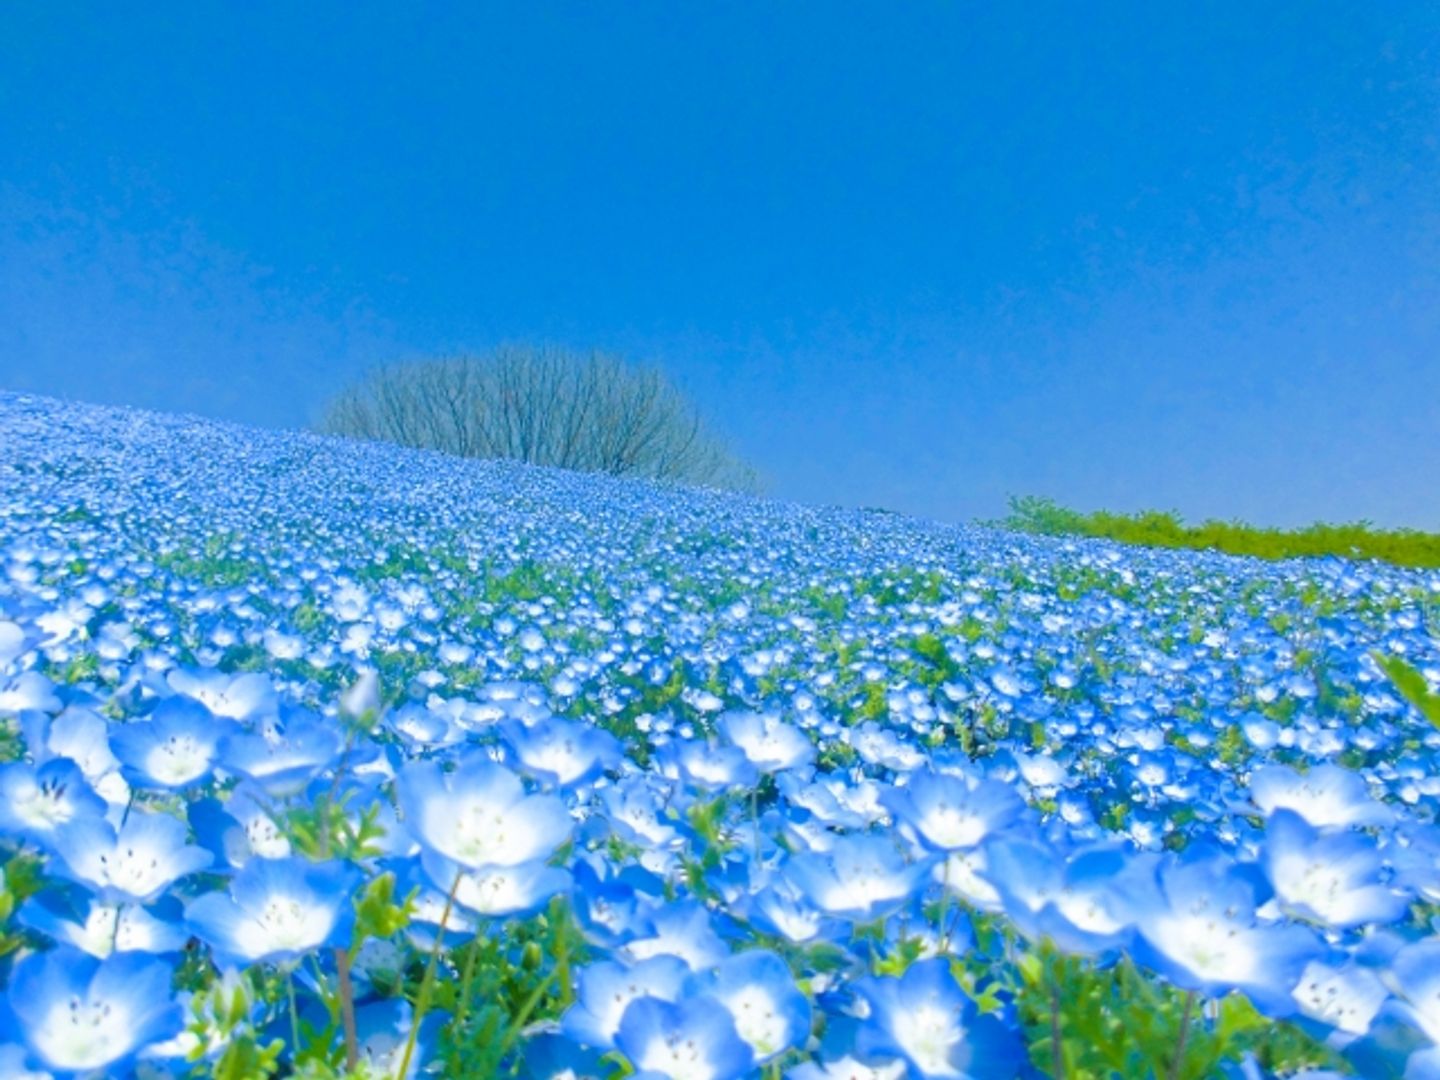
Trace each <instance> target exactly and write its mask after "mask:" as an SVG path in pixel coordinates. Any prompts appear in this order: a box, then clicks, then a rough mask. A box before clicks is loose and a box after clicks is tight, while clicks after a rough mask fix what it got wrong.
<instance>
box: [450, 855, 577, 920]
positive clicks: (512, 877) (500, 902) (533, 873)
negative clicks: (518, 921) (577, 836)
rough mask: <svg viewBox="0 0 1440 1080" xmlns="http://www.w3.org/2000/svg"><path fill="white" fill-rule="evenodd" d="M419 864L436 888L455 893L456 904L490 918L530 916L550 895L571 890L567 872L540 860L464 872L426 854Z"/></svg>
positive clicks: (453, 865)
mask: <svg viewBox="0 0 1440 1080" xmlns="http://www.w3.org/2000/svg"><path fill="white" fill-rule="evenodd" d="M421 864H422V865H423V866H424V868H425V873H426V874H427V875H429V878H430V880H431V881H432V882H434V883H435V885H436V886H437V887H438V888H441V889H444V890H445V891H446V892H447V893H448V892H451V891H453V892H454V894H455V903H457V904H459V905H460V906H461V907H462V908H465V909H466V910H467V911H471V912H474V913H475V914H476V915H484V916H487V917H489V918H497V917H500V916H507V915H525V914H529V913H530V912H533V911H536V910H538V909H539V908H541V907H543V906H544V905H545V903H546V902H547V901H549V899H550V898H551V897H552V896H555V895H556V894H557V893H561V892H564V891H566V890H567V889H569V888H570V872H569V871H568V870H564V869H562V868H561V867H558V866H550V865H549V864H547V863H546V862H545V861H544V860H542V859H536V860H534V861H532V862H528V863H519V864H518V865H515V866H483V867H481V868H479V869H477V870H467V869H466V868H465V867H463V866H460V865H458V864H456V863H453V862H451V861H450V860H449V859H447V858H445V857H444V856H441V855H437V854H435V853H434V852H433V851H426V852H425V853H424V854H423V855H422V856H421Z"/></svg>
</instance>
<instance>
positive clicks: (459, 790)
mask: <svg viewBox="0 0 1440 1080" xmlns="http://www.w3.org/2000/svg"><path fill="white" fill-rule="evenodd" d="M395 788H396V793H397V795H398V797H399V802H400V809H401V811H402V812H403V813H404V815H405V827H406V828H407V829H408V830H409V831H410V833H411V835H413V836H414V837H415V839H416V840H418V841H419V842H420V843H421V844H423V845H424V846H425V847H427V848H428V849H430V850H431V851H433V852H435V853H436V854H438V855H442V856H444V857H445V858H447V859H450V860H451V861H453V862H456V863H459V864H460V865H461V866H464V867H466V868H468V869H472V870H473V869H479V868H481V867H492V866H519V865H520V864H521V863H527V862H534V861H535V860H537V859H546V858H548V857H549V856H550V855H551V854H552V853H553V852H554V851H555V849H556V848H558V847H559V846H560V845H561V844H563V843H564V842H565V841H566V840H567V839H568V838H569V836H570V831H571V828H572V825H573V822H572V821H571V818H570V814H569V812H568V811H567V810H566V809H565V804H564V803H562V802H561V801H560V800H559V799H558V798H556V797H555V796H553V795H527V794H526V793H525V786H524V785H523V784H522V783H521V782H520V778H519V777H518V776H516V775H515V774H514V773H512V772H511V771H510V770H509V769H507V768H505V767H504V766H503V765H497V764H496V763H495V762H493V761H490V760H489V759H488V758H486V757H484V756H482V755H480V754H472V755H470V756H469V757H467V758H466V759H464V760H463V761H462V762H461V764H460V767H459V768H457V769H456V770H455V771H454V772H452V773H445V772H443V771H442V770H441V768H440V766H439V765H438V764H437V763H435V762H432V761H425V762H414V763H412V764H410V765H407V766H405V768H404V769H402V770H401V771H400V775H399V778H398V779H397V780H396V782H395ZM449 884H450V883H449V882H445V883H443V884H442V885H441V887H442V888H444V889H447V890H448V889H449Z"/></svg>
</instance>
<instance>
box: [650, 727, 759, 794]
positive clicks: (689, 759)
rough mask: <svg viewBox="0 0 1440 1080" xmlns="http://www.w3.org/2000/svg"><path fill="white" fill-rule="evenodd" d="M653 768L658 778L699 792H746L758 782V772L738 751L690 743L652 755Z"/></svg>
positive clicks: (671, 744)
mask: <svg viewBox="0 0 1440 1080" xmlns="http://www.w3.org/2000/svg"><path fill="white" fill-rule="evenodd" d="M655 764H656V768H657V769H659V771H660V773H661V775H662V776H666V777H669V778H670V779H672V780H678V781H681V782H683V783H685V784H688V785H690V786H691V787H693V788H698V789H699V790H701V791H727V790H729V789H731V788H748V787H751V786H752V785H754V784H755V783H756V782H757V781H758V779H759V771H758V770H757V769H756V768H755V766H754V764H753V763H752V762H751V761H750V759H749V758H748V757H747V756H746V755H745V751H744V750H742V749H740V747H738V746H723V745H718V744H715V743H705V742H696V741H693V740H690V739H677V740H675V741H674V742H669V743H666V744H665V745H664V746H662V747H661V748H660V750H659V751H658V752H657V753H656V755H655Z"/></svg>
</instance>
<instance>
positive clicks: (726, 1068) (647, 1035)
mask: <svg viewBox="0 0 1440 1080" xmlns="http://www.w3.org/2000/svg"><path fill="white" fill-rule="evenodd" d="M615 1045H616V1046H617V1047H618V1048H619V1050H620V1052H621V1053H623V1054H624V1055H625V1056H626V1057H627V1058H629V1059H630V1064H631V1065H632V1066H634V1068H635V1074H636V1076H635V1080H733V1078H735V1077H739V1076H743V1075H744V1074H745V1073H746V1072H747V1071H748V1070H749V1068H750V1065H751V1062H752V1060H753V1058H752V1055H751V1052H750V1047H749V1046H748V1045H747V1044H746V1043H745V1042H744V1040H742V1039H741V1038H740V1036H739V1034H738V1033H737V1032H736V1030H735V1022H734V1021H733V1020H732V1019H731V1018H730V1012H729V1010H728V1009H726V1008H725V1006H723V1005H721V1004H720V1003H719V1002H718V1001H716V1000H715V999H714V998H709V997H705V996H704V995H700V996H697V997H692V998H686V999H685V1000H683V1001H680V1002H678V1003H674V1004H672V1003H671V1002H668V1001H660V1000H659V999H657V998H653V997H642V998H637V999H636V1000H635V1001H632V1002H631V1003H630V1004H629V1005H628V1006H627V1007H626V1009H625V1015H624V1016H623V1017H622V1018H621V1020H620V1030H619V1032H618V1033H617V1034H616V1037H615Z"/></svg>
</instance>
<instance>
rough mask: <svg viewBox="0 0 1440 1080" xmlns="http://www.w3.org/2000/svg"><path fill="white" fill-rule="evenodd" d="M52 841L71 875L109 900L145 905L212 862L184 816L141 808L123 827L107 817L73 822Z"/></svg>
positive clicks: (133, 813)
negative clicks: (197, 843) (190, 835)
mask: <svg viewBox="0 0 1440 1080" xmlns="http://www.w3.org/2000/svg"><path fill="white" fill-rule="evenodd" d="M52 846H53V847H54V850H55V854H56V855H57V856H59V860H60V865H59V867H58V869H59V870H60V871H61V872H63V873H64V874H65V875H66V876H67V877H70V878H72V879H73V880H75V881H79V882H82V883H84V884H85V885H88V886H90V888H92V889H94V890H95V891H96V892H97V893H99V894H100V895H101V896H102V897H104V898H105V899H107V900H116V901H127V900H128V901H132V902H135V903H141V904H145V903H149V902H150V901H151V900H154V899H155V898H156V897H158V896H159V895H160V894H161V893H162V892H164V891H165V890H166V889H168V888H169V887H170V886H171V885H172V884H174V883H175V882H176V881H178V880H179V879H180V878H182V877H184V876H185V875H186V874H193V873H194V872H195V871H197V870H203V869H205V868H206V867H207V866H209V865H210V863H211V861H212V859H211V855H210V853H209V852H208V851H206V850H205V849H204V848H199V847H195V846H193V845H191V844H189V843H187V830H186V828H185V823H184V822H183V821H180V820H178V819H176V818H173V817H170V816H169V815H168V814H149V813H143V812H140V811H134V812H132V813H131V814H130V816H129V817H128V818H126V819H125V824H124V825H122V826H120V829H119V830H118V831H117V830H116V829H115V828H113V827H112V826H111V825H110V823H109V822H108V821H105V820H102V819H96V818H81V819H78V820H76V821H72V822H70V823H69V824H68V825H66V826H65V827H64V828H62V829H60V830H59V831H58V832H57V833H56V834H55V837H54V841H53V845H52Z"/></svg>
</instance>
